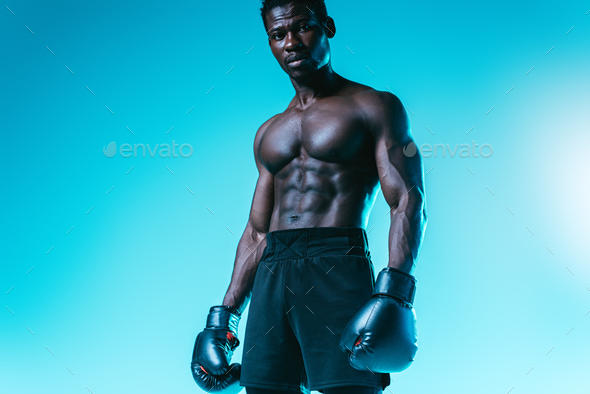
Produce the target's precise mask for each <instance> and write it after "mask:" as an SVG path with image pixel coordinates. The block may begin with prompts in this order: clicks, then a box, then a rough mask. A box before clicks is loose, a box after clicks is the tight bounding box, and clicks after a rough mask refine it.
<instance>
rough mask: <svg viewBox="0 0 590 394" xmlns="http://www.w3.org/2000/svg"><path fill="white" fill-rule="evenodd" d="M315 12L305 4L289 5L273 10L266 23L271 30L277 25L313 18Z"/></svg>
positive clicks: (267, 16)
mask: <svg viewBox="0 0 590 394" xmlns="http://www.w3.org/2000/svg"><path fill="white" fill-rule="evenodd" d="M312 17H313V12H312V11H311V10H310V9H309V8H308V7H307V6H306V5H304V4H295V3H289V4H287V5H284V6H279V7H275V8H273V9H271V10H270V11H269V12H268V14H266V23H267V26H268V27H269V28H271V27H273V26H277V25H283V24H288V23H290V22H293V21H295V20H298V19H301V18H312Z"/></svg>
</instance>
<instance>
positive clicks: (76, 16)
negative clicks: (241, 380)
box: [0, 0, 590, 394]
mask: <svg viewBox="0 0 590 394" xmlns="http://www.w3.org/2000/svg"><path fill="white" fill-rule="evenodd" d="M5 5H6V6H7V7H8V8H9V9H8V8H5V7H2V10H0V52H1V55H0V56H1V59H2V61H1V64H0V71H1V74H2V78H1V86H0V91H1V92H2V94H1V96H0V100H1V103H0V116H1V119H0V127H1V130H2V144H3V146H2V154H1V155H0V157H1V159H0V160H1V167H2V168H1V170H0V171H1V174H2V175H1V177H2V178H1V184H2V207H3V210H2V226H1V231H2V233H1V234H0V235H1V236H0V250H1V260H0V261H1V262H0V291H2V293H1V294H0V297H2V298H3V300H4V301H3V304H2V310H1V311H0V392H1V393H13V394H17V393H67V394H69V393H88V392H89V390H91V391H92V392H93V393H95V394H103V393H111V394H115V393H191V392H195V393H196V392H201V391H200V390H199V389H198V387H197V386H196V384H195V383H194V382H193V379H192V376H191V374H190V370H189V362H190V356H191V352H192V346H193V343H194V338H195V336H196V334H197V333H198V332H199V331H201V329H202V328H203V327H204V324H205V317H206V314H207V311H208V308H209V307H210V306H211V305H214V304H219V303H220V302H221V300H222V298H223V295H224V294H225V290H226V288H227V285H228V283H229V279H230V275H231V270H232V264H233V259H234V255H235V249H236V246H237V242H238V240H239V237H240V235H241V232H242V231H243V229H244V227H245V225H246V221H247V218H248V211H249V207H250V202H251V198H252V194H253V191H254V185H255V181H256V178H257V172H256V168H255V166H254V159H253V154H252V144H253V138H254V133H255V131H256V130H257V128H258V127H259V126H260V125H261V124H262V123H263V122H264V121H265V120H266V119H268V118H269V117H271V116H272V115H274V114H276V113H278V112H282V111H283V110H284V108H285V107H286V105H287V104H288V102H289V100H290V98H291V97H292V95H293V93H294V91H293V88H292V86H291V85H290V83H289V81H288V79H287V77H286V76H285V75H284V73H283V72H282V70H281V69H280V68H279V66H278V65H277V64H276V61H275V60H274V58H273V57H272V55H271V53H270V51H269V49H268V46H267V41H266V36H265V32H264V29H263V26H262V22H261V20H260V17H259V14H258V9H259V2H258V1H233V2H170V1H167V2H155V1H141V2H140V1H124V2H114V1H102V2H74V1H61V2H58V3H54V4H49V3H47V2H45V3H41V2H31V1H19V2H15V1H9V3H6V4H5ZM327 6H328V11H329V14H330V15H331V16H333V17H334V19H335V21H336V26H337V34H336V36H335V38H334V39H333V40H331V45H332V53H333V66H334V69H335V70H336V71H337V72H339V73H341V74H342V75H343V76H345V77H347V78H349V79H352V80H355V81H358V82H361V83H364V84H367V85H370V86H372V87H374V88H376V89H379V90H387V88H389V89H391V91H393V92H394V93H395V94H396V95H397V96H398V97H400V99H401V100H402V102H403V103H404V104H405V105H406V106H407V107H408V108H409V109H410V110H411V112H408V113H409V114H410V120H411V123H412V130H413V134H414V137H415V139H416V141H417V143H418V145H421V144H425V143H429V144H434V143H443V144H450V145H451V147H452V146H454V145H455V144H462V143H468V144H471V143H472V141H475V143H478V144H483V143H488V144H491V145H492V146H493V149H494V151H493V155H492V157H490V158H487V159H483V158H473V157H472V158H459V157H458V156H456V157H455V158H450V157H448V156H447V157H445V158H443V157H440V155H439V156H438V157H437V158H434V157H432V158H428V159H425V161H424V167H425V171H430V172H428V175H427V176H426V191H427V199H428V213H429V223H428V229H427V232H426V238H425V242H424V246H423V249H422V254H421V257H420V259H419V266H418V269H417V270H416V275H417V278H418V293H417V298H416V303H415V307H416V311H417V315H418V319H419V320H418V324H419V325H418V329H419V347H420V350H419V352H418V356H417V359H416V361H415V362H414V364H413V365H412V367H411V368H410V369H408V370H407V371H406V372H404V373H401V374H393V375H392V380H393V382H392V385H391V386H390V387H389V388H390V389H391V391H392V392H394V393H396V394H397V393H428V394H430V393H490V394H491V393H500V394H505V393H507V392H508V391H509V390H511V389H512V391H511V393H512V394H520V393H554V392H560V393H588V392H589V390H590V388H589V387H590V381H589V380H588V375H587V374H586V375H585V374H584V371H586V373H587V372H588V370H589V369H590V356H589V354H590V341H589V340H588V335H589V334H590V315H588V314H587V312H588V310H589V309H590V291H589V289H588V288H589V287H590V266H589V264H588V263H589V255H590V253H589V242H588V240H589V236H590V229H589V225H588V223H589V222H590V205H589V204H588V200H589V193H590V182H589V181H590V155H589V147H590V133H589V131H590V94H589V92H590V74H589V70H590V50H589V48H590V14H588V10H589V9H590V2H588V1H578V0H571V1H567V2H564V1H553V2H536V1H535V2H534V1H518V2H514V1H495V2H484V3H481V2H472V1H471V2H466V1H453V2H450V3H449V2H446V3H442V2H440V1H423V2H392V1H372V2H356V1H338V2H336V1H335V0H328V1H327ZM12 12H13V13H14V14H13V13H12ZM572 26H574V28H573V29H572ZM27 27H28V28H29V29H31V31H32V32H33V33H34V34H33V33H31V31H29V30H28V29H27ZM570 29H571V30H570ZM566 33H567V34H566ZM46 46H47V47H48V48H49V49H50V50H51V51H52V52H53V54H52V52H50V50H49V49H48V48H46ZM347 47H348V48H349V49H350V50H349V49H348V48H347ZM551 48H553V49H552V50H551V51H550V52H549V53H548V54H546V53H547V52H548V51H549V50H550V49H551ZM248 51H249V52H248ZM353 53H354V54H353ZM66 66H67V67H69V69H70V70H72V72H73V73H74V74H72V73H71V72H70V71H69V70H68V69H67V68H66ZM533 66H534V68H533V69H532V70H531V71H530V72H529V73H528V74H527V71H529V70H530V69H531V67H533ZM232 67H233V68H232ZM228 70H231V71H229V73H228ZM87 87H88V88H89V89H90V90H92V92H93V93H91V92H90V91H89V90H88V89H87ZM212 87H213V89H212ZM512 87H514V88H513V89H512V90H511V91H510V93H508V94H507V92H508V91H509V90H510V89H511V88H512ZM211 89H212V90H211ZM106 106H108V108H110V110H112V112H113V113H114V114H113V113H111V112H110V111H109V110H108V109H107V108H106ZM492 107H493V109H492V110H491V111H489V110H490V109H491V108H492ZM191 108H192V110H191V111H190V112H189V110H190V109H191ZM488 111H489V112H488ZM187 112H188V113H187ZM173 126H174V128H173V129H172V130H171V131H169V130H170V129H171V127H173ZM127 127H128V128H129V129H130V130H132V131H133V134H132V133H131V132H130V131H129V129H127ZM472 127H473V129H472V130H471V131H470V132H469V134H466V133H467V132H468V131H469V130H470V129H471V128H472ZM429 129H430V131H429ZM168 131H169V133H168V134H166V132H168ZM173 139H174V140H175V141H176V142H177V143H179V144H180V143H189V144H191V145H192V146H193V147H194V153H193V155H192V156H191V157H190V158H158V157H156V158H150V157H146V158H142V157H137V158H122V157H120V156H119V155H117V156H116V157H114V158H111V159H109V158H106V157H105V156H104V155H103V152H102V149H103V147H104V146H106V145H107V144H108V143H110V142H111V141H115V142H116V143H117V144H118V145H120V144H122V143H130V144H135V143H144V144H146V143H149V144H150V145H151V146H154V145H155V144H157V143H159V144H162V143H171V142H172V140H173ZM167 167H168V168H167ZM466 167H469V168H468V169H467V168H466ZM131 168H133V169H132V170H131V171H129V170H130V169H131ZM470 170H471V172H470ZM111 188H112V190H111ZM188 189H190V190H191V191H192V193H191V191H189V190H188ZM488 189H489V190H488ZM109 190H110V192H109ZM107 192H109V193H108V194H107ZM193 193H194V194H193ZM492 193H493V194H492ZM92 207H94V208H93V209H92V210H91V211H90V212H89V213H87V212H88V211H89V209H91V208H92ZM207 207H208V208H209V209H210V210H211V212H210V211H209V210H208V209H207ZM507 208H508V209H507ZM387 210H388V207H387V205H386V203H385V201H384V199H383V197H382V195H381V193H380V195H379V196H378V199H377V203H376V205H375V207H374V209H373V214H372V216H371V220H370V224H369V227H368V228H367V230H369V229H372V230H371V232H370V234H369V242H370V246H371V250H372V256H373V262H374V264H375V269H376V270H377V271H378V270H380V269H381V268H382V267H384V266H385V265H386V261H387V253H388V251H387V233H388V229H389V223H388V216H386V212H387ZM511 212H512V213H511ZM213 213H214V214H213ZM72 226H74V228H73V229H71V228H72ZM527 227H528V229H530V231H529V230H528V229H527ZM70 229H71V231H70V232H69V233H68V234H67V235H66V232H68V230H70ZM230 230H231V231H230ZM49 250H51V251H50V252H49V253H47V252H48V251H49ZM31 267H34V268H33V269H31ZM5 293H6V294H5ZM246 318H247V317H246V316H245V317H244V319H243V320H242V325H241V331H240V338H243V334H244V328H245V321H246ZM572 328H573V329H572ZM29 330H30V331H29ZM33 333H34V334H33ZM48 349H50V350H51V352H50V351H49V350H48ZM550 350H551V352H550V353H549V354H547V352H549V351H550ZM241 354H242V346H240V348H239V350H238V351H237V353H236V354H235V356H234V360H235V361H238V360H240V359H241ZM66 367H67V368H68V369H69V370H68V369H66ZM531 368H532V370H531ZM70 371H71V372H70ZM386 393H388V391H386Z"/></svg>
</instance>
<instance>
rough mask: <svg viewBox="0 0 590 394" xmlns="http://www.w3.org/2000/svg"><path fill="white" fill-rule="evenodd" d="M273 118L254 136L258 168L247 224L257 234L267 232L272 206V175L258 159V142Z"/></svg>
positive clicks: (255, 158) (259, 142) (255, 157)
mask: <svg viewBox="0 0 590 394" xmlns="http://www.w3.org/2000/svg"><path fill="white" fill-rule="evenodd" d="M273 118H274V117H273ZM273 118H270V119H269V120H268V121H266V122H265V123H264V124H263V125H262V126H260V128H259V129H258V131H257V132H256V137H255V138H254V160H255V161H256V168H257V169H258V180H257V181H256V188H255V189H254V197H253V198H252V206H251V207H250V216H249V218H248V226H250V227H251V228H252V230H253V231H254V232H255V233H256V234H258V235H262V234H266V233H267V232H268V230H269V228H270V220H271V217H272V211H273V208H274V176H273V175H272V174H271V173H270V172H269V171H268V170H267V169H266V167H265V166H264V165H263V164H262V162H261V160H260V144H261V142H262V137H263V136H264V132H265V131H266V128H267V127H268V125H269V124H270V123H271V122H272V120H273Z"/></svg>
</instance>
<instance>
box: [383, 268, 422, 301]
mask: <svg viewBox="0 0 590 394" xmlns="http://www.w3.org/2000/svg"><path fill="white" fill-rule="evenodd" d="M415 294H416V278H414V277H413V276H412V275H410V274H406V273H405V272H403V271H400V270H398V269H396V268H392V267H385V268H384V269H383V270H382V271H381V272H380V273H379V276H377V281H376V282H375V288H374V289H373V296H376V295H386V296H389V297H393V298H397V299H398V300H400V301H403V302H405V303H407V304H409V305H410V306H411V305H412V304H413V303H414V295H415Z"/></svg>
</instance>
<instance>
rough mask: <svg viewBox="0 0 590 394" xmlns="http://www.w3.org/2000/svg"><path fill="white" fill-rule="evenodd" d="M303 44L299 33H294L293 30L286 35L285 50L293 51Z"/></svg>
mask: <svg viewBox="0 0 590 394" xmlns="http://www.w3.org/2000/svg"><path fill="white" fill-rule="evenodd" d="M300 46H301V41H300V40H299V37H298V36H297V34H293V33H292V32H288V33H287V36H286V37H285V50H286V51H293V50H296V49H299V47H300Z"/></svg>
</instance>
